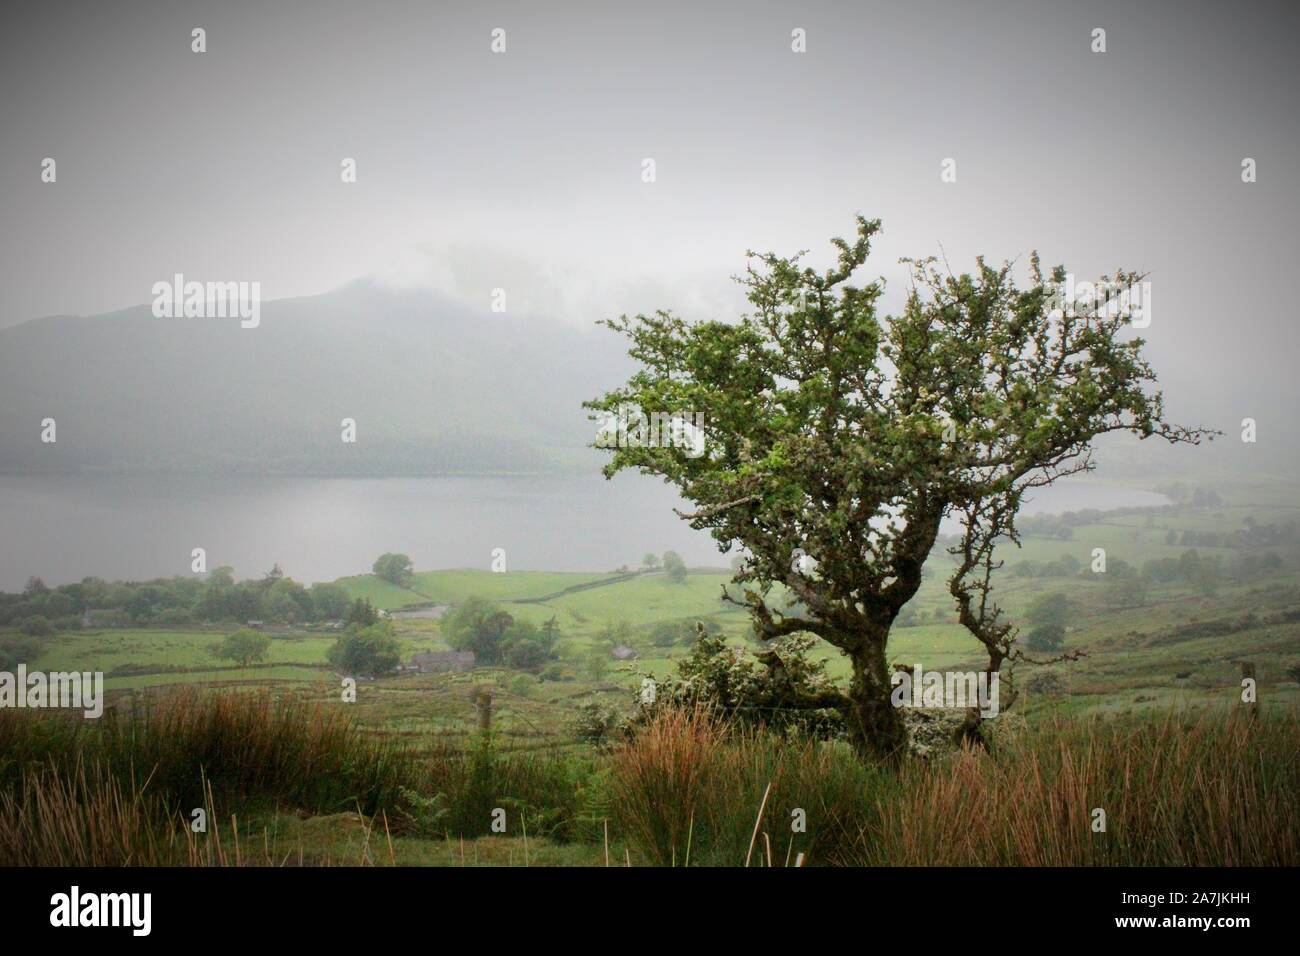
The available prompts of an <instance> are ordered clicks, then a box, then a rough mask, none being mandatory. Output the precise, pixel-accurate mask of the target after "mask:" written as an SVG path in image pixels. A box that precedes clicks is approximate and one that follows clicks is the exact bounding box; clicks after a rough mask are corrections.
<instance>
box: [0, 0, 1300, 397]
mask: <svg viewBox="0 0 1300 956" xmlns="http://www.w3.org/2000/svg"><path fill="white" fill-rule="evenodd" d="M1218 7H1219V8H1218V9H1216V8H1215V6H1214V5H1211V4H1208V3H1188V2H1147V3H1141V4H1134V3H1129V2H1115V3H1106V2H1071V3H1068V4H1067V3H1064V2H1062V3H1041V2H1040V3H1034V2H1027V0H1026V2H986V3H980V2H966V0H943V2H928V3H927V2H921V3H898V4H866V3H843V2H842V3H793V2H790V3H767V2H755V0H743V2H740V0H737V2H727V3H700V2H698V0H695V2H683V3H673V2H655V3H614V2H607V0H601V2H590V3H578V2H565V0H552V2H546V3H540V2H536V0H531V2H524V3H482V2H464V3H454V4H453V3H436V2H408V3H388V2H381V3H354V2H321V0H312V2H307V0H294V2H276V0H270V2H249V3H240V2H222V3H207V4H198V3H187V2H178V0H165V2H162V0H160V2H124V3H104V2H102V0H95V2H85V3H74V2H58V0H45V2H42V3H39V4H23V5H16V4H8V5H5V8H4V13H3V14H0V16H3V23H2V28H0V44H2V45H3V47H2V55H0V88H3V90H4V95H3V99H2V100H0V111H2V112H3V131H4V132H3V137H2V138H0V278H2V279H3V287H4V289H5V292H6V296H5V303H4V309H3V310H0V326H3V325H12V324H14V323H17V322H21V321H25V320H27V319H30V318H33V317H36V316H41V315H47V314H53V313H69V312H71V313H82V314H85V313H96V312H104V311H109V310H113V309H117V308H122V307H124V306H127V305H132V304H138V303H142V302H146V301H148V300H149V299H150V297H151V294H150V291H149V290H150V287H151V286H152V285H153V283H154V282H156V281H158V280H159V279H163V278H167V277H170V276H171V275H172V274H173V273H175V272H181V273H184V274H185V276H186V277H187V278H190V279H198V280H201V281H202V280H221V281H234V280H259V281H261V283H262V294H263V297H264V298H278V297H282V296H296V295H303V294H313V293H318V292H322V291H325V290H328V289H330V288H333V287H335V286H337V285H339V284H341V283H343V282H346V281H348V280H350V279H353V278H356V277H359V276H366V275H377V276H381V277H383V278H385V279H386V280H387V281H390V282H393V283H397V284H412V283H416V284H429V285H434V286H437V287H439V288H442V289H445V290H450V291H453V292H455V293H456V294H458V295H463V296H465V297H466V298H469V299H471V300H477V301H486V298H487V296H488V295H489V294H490V290H491V289H492V288H494V287H502V288H505V289H507V291H508V293H509V294H510V296H511V307H512V311H513V310H515V309H526V310H533V311H539V312H547V313H550V314H553V315H555V316H557V317H559V318H562V319H564V320H566V321H572V322H576V323H581V324H585V323H589V322H590V321H591V320H592V319H594V318H597V317H600V316H602V315H605V314H609V313H611V312H617V311H632V310H638V309H649V308H654V307H671V308H674V309H676V310H678V311H680V312H682V313H684V314H686V315H688V316H694V317H704V316H706V315H710V314H713V313H714V312H718V311H720V310H723V309H727V308H729V307H731V305H732V303H733V300H734V297H735V292H734V289H733V286H732V284H731V283H730V282H729V280H728V277H729V276H730V275H732V274H733V273H735V272H737V271H739V270H740V269H741V268H742V266H743V257H742V254H743V251H744V250H745V248H747V247H756V248H760V249H775V250H777V251H781V252H792V251H795V250H797V249H799V248H810V249H812V250H814V253H815V256H814V259H815V260H816V261H818V262H821V261H825V260H826V259H827V256H828V253H827V246H826V239H827V238H828V237H829V236H831V235H837V234H843V233H846V232H848V231H850V230H851V228H852V217H853V214H854V213H855V212H858V211H861V212H863V213H865V214H867V215H869V216H873V217H880V218H882V219H883V220H884V235H883V238H882V240H881V241H880V242H879V243H878V245H877V251H878V254H877V256H876V257H875V260H874V262H873V268H874V271H876V272H879V273H883V274H885V275H886V276H895V277H896V276H898V275H899V271H898V268H897V266H896V265H895V263H896V260H897V258H898V257H899V256H902V255H926V254H931V253H938V252H939V244H940V243H942V245H943V249H944V250H945V251H946V253H947V256H948V258H949V260H950V261H951V262H952V263H953V265H954V266H959V267H968V266H969V265H970V261H971V259H972V257H973V256H974V255H975V254H977V253H984V254H986V255H987V256H989V257H991V258H994V259H1001V258H1004V257H1011V256H1016V255H1021V254H1023V253H1025V252H1027V250H1029V249H1030V248H1034V247H1036V248H1038V249H1040V250H1041V252H1042V254H1043V257H1044V259H1045V260H1046V261H1048V262H1051V263H1054V262H1058V261H1063V262H1065V263H1066V264H1067V266H1069V267H1070V269H1071V271H1073V272H1075V273H1077V274H1079V275H1080V276H1087V275H1095V274H1097V273H1099V272H1102V271H1110V270H1113V269H1114V268H1116V267H1117V266H1123V267H1125V268H1131V269H1140V270H1148V271H1150V273H1151V281H1152V283H1153V302H1152V313H1153V322H1152V326H1151V328H1150V329H1149V330H1148V332H1147V335H1148V338H1149V339H1150V340H1151V342H1152V348H1153V357H1154V358H1155V359H1156V361H1157V366H1158V367H1159V368H1161V370H1162V372H1166V371H1167V374H1166V375H1163V376H1162V377H1167V376H1168V375H1172V376H1173V378H1174V379H1175V380H1177V381H1180V382H1181V381H1192V382H1196V381H1200V382H1204V383H1206V386H1207V387H1215V388H1218V387H1222V388H1224V389H1225V394H1227V393H1231V394H1233V395H1236V396H1237V399H1234V400H1239V401H1240V402H1242V403H1243V404H1250V403H1252V402H1253V403H1255V404H1261V405H1262V404H1267V403H1273V406H1274V407H1276V406H1278V405H1279V403H1280V404H1281V405H1285V406H1286V407H1287V408H1290V407H1293V406H1294V397H1295V395H1294V388H1293V387H1292V386H1291V382H1290V376H1289V369H1287V370H1286V371H1287V374H1286V375H1283V374H1282V373H1283V370H1284V368H1285V367H1286V366H1289V364H1290V363H1292V362H1293V361H1294V356H1295V354H1296V347H1297V345H1298V344H1300V342H1298V341H1297V340H1298V339H1300V335H1298V334H1297V332H1296V320H1295V319H1294V318H1293V316H1292V314H1291V312H1292V309H1291V303H1290V298H1291V287H1292V286H1293V284H1294V283H1293V275H1294V272H1295V263H1296V257H1297V251H1298V250H1297V246H1298V245H1300V243H1297V239H1296V223H1297V213H1298V212H1300V208H1298V207H1300V200H1298V199H1297V189H1296V182H1297V172H1298V170H1297V166H1298V165H1300V151H1298V150H1297V145H1298V144H1297V139H1298V135H1297V122H1296V117H1297V115H1298V111H1297V102H1296V91H1297V88H1300V84H1298V83H1297V79H1298V77H1297V62H1300V58H1297V57H1296V56H1295V52H1294V51H1295V45H1296V36H1297V26H1300V15H1297V13H1296V5H1294V4H1291V5H1283V4H1271V3H1270V4H1262V3H1251V2H1246V3H1232V4H1220V5H1218ZM194 27H202V28H204V29H205V30H206V32H207V38H206V39H207V52H205V53H202V54H198V53H194V52H192V51H191V30H192V29H193V28H194ZM496 27H500V28H503V29H504V30H505V31H506V44H507V47H506V52H505V53H503V54H494V53H492V52H491V49H490V43H491V31H492V30H493V28H496ZM796 28H800V29H802V30H804V31H806V37H807V39H806V46H807V52H806V53H795V52H792V50H791V31H792V30H794V29H796ZM1094 28H1103V29H1105V31H1106V52H1105V53H1094V52H1092V50H1091V46H1092V43H1093V40H1092V31H1093V29H1094ZM45 157H53V158H54V159H55V160H56V162H57V182H56V183H53V184H49V183H43V182H42V181H41V163H42V160H43V159H44V158H45ZM345 157H352V158H355V160H356V163H357V182H356V183H355V184H345V183H343V182H341V180H340V163H341V161H342V160H343V159H344V158H345ZM1246 157H1250V158H1253V159H1254V160H1256V162H1257V164H1258V182H1255V183H1252V184H1246V183H1243V182H1242V180H1241V163H1242V160H1243V158H1246ZM645 158H653V159H654V160H655V163H656V174H657V181H656V182H654V183H644V182H642V160H643V159H645ZM946 158H952V159H954V160H955V161H956V171H957V181H956V182H955V183H944V182H941V178H940V171H941V163H942V161H943V160H944V159H946ZM900 292H901V282H895V284H894V289H893V293H894V294H893V295H891V296H890V297H889V298H888V299H887V300H886V301H887V302H890V303H892V302H896V301H897V297H898V294H899V293H900ZM1277 410H1279V411H1280V409H1277ZM1234 414H1235V412H1234Z"/></svg>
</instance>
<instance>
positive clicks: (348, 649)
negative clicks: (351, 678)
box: [329, 621, 402, 677]
mask: <svg viewBox="0 0 1300 956" xmlns="http://www.w3.org/2000/svg"><path fill="white" fill-rule="evenodd" d="M401 660H402V646H401V642H400V641H398V639H397V635H396V634H395V633H394V632H393V624H392V622H391V621H380V622H379V623H378V624H372V625H371V626H370V627H354V628H350V629H349V630H348V631H347V633H345V634H341V635H340V636H339V639H338V640H337V641H335V642H334V646H333V647H332V648H331V649H330V652H329V662H330V663H331V664H333V665H334V666H335V667H337V668H338V669H339V670H340V671H342V672H343V673H344V674H351V675H359V676H365V677H380V676H383V675H384V674H390V673H392V672H393V671H394V670H395V669H396V668H397V665H398V664H399V663H400V662H401Z"/></svg>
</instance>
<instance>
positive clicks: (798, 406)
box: [586, 216, 1208, 759]
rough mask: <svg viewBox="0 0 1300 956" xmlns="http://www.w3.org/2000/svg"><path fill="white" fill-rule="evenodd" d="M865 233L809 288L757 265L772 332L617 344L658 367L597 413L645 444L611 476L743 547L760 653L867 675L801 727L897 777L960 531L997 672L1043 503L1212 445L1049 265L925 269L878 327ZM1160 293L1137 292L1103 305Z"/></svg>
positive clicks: (753, 273)
mask: <svg viewBox="0 0 1300 956" xmlns="http://www.w3.org/2000/svg"><path fill="white" fill-rule="evenodd" d="M857 224H858V230H857V236H856V238H855V239H854V240H853V241H851V242H850V241H846V240H844V239H835V240H832V243H833V245H834V246H835V248H836V249H837V250H838V252H839V255H838V261H837V263H836V264H835V265H834V266H833V267H832V268H830V269H829V270H827V271H825V272H818V271H816V270H814V269H812V268H807V267H803V266H801V265H800V263H799V260H800V258H801V257H802V255H803V254H802V253H801V254H799V255H796V256H795V257H793V258H782V257H779V256H777V255H775V254H774V253H767V254H763V255H758V254H755V253H752V252H751V253H749V254H748V255H749V258H750V260H751V261H750V264H749V267H748V269H747V271H746V274H745V275H744V276H741V277H739V278H738V281H739V282H740V283H741V284H742V285H744V286H745V287H746V290H747V297H748V299H749V302H750V303H751V305H752V307H753V310H754V311H753V312H752V313H749V314H745V315H743V316H742V317H741V318H740V320H739V321H737V322H718V321H709V322H700V323H687V322H685V321H683V320H682V319H681V318H679V317H677V316H675V315H673V314H671V313H670V312H665V311H660V312H656V313H655V314H654V315H652V316H644V315H638V316H636V317H635V318H634V319H629V318H628V317H627V316H626V315H624V316H621V317H619V318H618V319H615V320H610V321H607V322H605V323H604V324H606V325H608V326H609V327H610V328H612V329H613V330H615V331H616V332H619V333H621V334H623V335H625V336H626V337H627V338H628V339H629V342H630V348H629V354H630V355H631V356H632V357H633V358H634V359H636V360H637V361H638V362H639V363H640V364H641V368H640V370H639V371H637V372H636V373H635V374H634V375H633V376H632V378H631V379H629V381H628V382H627V383H626V384H625V385H624V386H622V387H621V388H618V389H616V390H614V391H611V392H608V393H607V394H605V395H604V396H602V397H600V398H597V399H594V400H592V401H590V402H587V403H586V407H587V408H589V409H591V410H592V411H593V412H597V413H601V414H600V416H595V415H593V417H602V418H604V419H606V422H607V423H608V421H609V420H611V419H614V418H616V417H617V418H620V419H622V420H624V421H630V422H632V423H633V427H631V428H628V429H627V431H626V435H627V440H626V441H621V442H620V443H619V447H617V448H615V449H613V458H612V460H611V461H610V462H609V464H607V465H606V466H605V469H604V473H605V475H606V477H612V476H613V475H614V474H615V473H616V472H618V471H620V470H622V469H624V468H637V469H640V470H641V471H642V472H644V473H648V474H654V475H658V476H661V477H663V478H664V479H665V480H667V481H669V482H671V483H672V484H674V485H676V486H677V488H678V490H679V491H680V493H681V494H682V496H683V497H684V498H685V499H687V500H688V501H691V502H694V503H695V505H696V506H697V507H696V510H694V511H691V512H689V513H682V512H678V515H679V516H680V517H681V518H683V519H685V520H687V521H689V522H690V523H691V526H692V527H694V528H697V529H708V530H709V531H710V532H711V533H712V535H713V537H714V538H715V539H716V540H717V541H718V543H719V546H720V548H721V550H723V551H727V550H730V549H731V548H732V547H734V546H737V545H739V546H741V547H743V548H744V550H745V552H747V554H748V555H749V557H748V558H747V560H746V562H745V563H744V565H743V566H742V567H741V570H740V571H739V572H738V573H737V574H736V576H735V578H734V579H733V580H734V581H735V582H736V583H737V584H739V585H740V586H741V587H742V589H743V597H742V596H737V595H732V594H730V593H729V592H728V590H727V589H726V588H724V590H723V595H724V598H725V599H728V600H731V601H733V602H734V603H738V604H741V605H743V606H745V607H746V608H747V609H748V610H749V612H750V614H751V616H752V618H753V621H754V627H755V631H756V633H757V635H758V636H759V637H760V638H764V639H772V638H779V637H783V636H786V635H791V634H796V633H800V632H807V633H811V634H814V635H816V636H817V637H819V638H821V639H822V640H825V641H826V642H828V643H830V644H832V645H834V646H835V647H836V648H838V649H839V650H840V651H842V652H843V653H844V654H845V655H846V656H847V657H848V658H849V660H850V662H851V664H852V674H851V677H850V678H849V682H848V686H847V689H846V690H844V691H841V690H839V689H832V690H827V691H823V692H819V693H817V694H816V695H803V698H800V699H791V700H790V702H789V706H792V707H810V708H825V707H834V708H837V709H838V710H840V712H841V713H842V714H843V716H844V722H845V725H846V727H847V728H848V734H849V738H850V740H851V742H852V744H853V746H854V748H855V750H856V751H857V752H858V753H859V754H860V755H861V756H862V757H864V758H885V759H894V758H897V757H899V756H900V755H901V754H902V753H903V752H905V748H906V744H907V734H906V730H905V728H904V725H903V722H902V719H901V715H900V714H899V713H898V711H896V710H895V709H894V708H893V707H892V706H891V704H890V690H891V683H890V673H889V668H888V664H887V658H886V644H887V642H888V639H889V631H890V628H891V626H892V625H893V623H894V620H895V618H896V617H897V616H898V614H899V612H900V610H901V609H902V608H903V606H904V605H905V604H906V603H907V602H908V601H909V600H910V599H911V598H912V596H913V595H914V594H915V593H916V591H917V589H918V588H919V587H920V585H921V568H922V566H923V565H924V563H925V561H926V559H927V558H928V557H929V555H930V553H931V551H932V549H933V548H934V545H935V540H936V536H937V534H938V532H939V524H940V521H941V520H943V519H944V518H945V517H948V518H950V519H951V520H953V521H955V522H957V523H958V524H959V526H960V528H961V533H960V534H959V536H958V543H957V544H956V545H955V546H953V547H952V548H950V549H949V550H950V551H951V553H952V554H953V555H954V557H955V559H956V561H955V565H954V568H953V571H952V575H951V577H950V578H949V581H948V585H949V591H950V592H951V594H952V596H953V598H954V600H955V602H956V606H957V611H958V616H959V620H960V622H961V623H962V625H963V626H965V627H966V628H967V630H969V631H970V632H971V634H972V635H974V636H975V637H976V639H978V640H979V641H980V643H981V644H982V645H983V646H984V648H985V650H986V651H987V655H988V665H987V669H988V670H989V671H998V670H999V669H1000V668H1001V665H1002V664H1003V663H1004V662H1005V661H1007V660H1009V659H1010V660H1015V659H1017V657H1018V655H1019V652H1018V650H1017V649H1015V648H1014V647H1013V645H1014V642H1015V637H1016V634H1015V628H1014V626H1013V625H1011V624H1009V623H1007V622H1006V621H1004V620H1003V619H1002V615H1001V610H1000V608H998V606H997V604H996V603H995V602H993V601H992V599H991V597H990V591H991V590H992V577H993V572H994V571H995V570H996V569H997V567H999V562H998V561H996V560H995V558H994V556H993V549H994V546H995V545H996V544H997V543H999V542H1000V541H1004V540H1011V541H1016V540H1017V535H1016V530H1015V517H1016V514H1017V512H1018V510H1019V507H1020V503H1021V500H1022V497H1023V495H1024V494H1025V493H1026V492H1028V491H1029V490H1031V489H1033V488H1036V487H1041V486H1043V485H1047V484H1051V483H1052V482H1054V481H1056V480H1057V479H1059V478H1061V477H1062V476H1064V475H1068V474H1072V473H1074V472H1078V471H1083V470H1088V469H1091V468H1092V459H1091V451H1090V446H1091V443H1092V441H1093V439H1094V438H1096V437H1097V436H1098V435H1101V434H1103V433H1106V432H1112V431H1128V432H1132V433H1134V434H1136V435H1138V436H1140V437H1142V438H1149V437H1152V436H1158V437H1160V438H1163V439H1166V440H1167V441H1170V442H1192V443H1197V442H1199V441H1200V439H1201V438H1202V437H1203V436H1204V435H1206V434H1208V433H1206V432H1205V431H1203V430H1201V429H1188V428H1184V427H1181V426H1176V425H1170V424H1168V423H1166V422H1165V421H1164V418H1163V405H1162V399H1161V395H1160V393H1159V392H1158V391H1155V390H1154V389H1153V387H1152V386H1153V385H1154V383H1155V375H1154V373H1153V371H1152V369H1151V368H1150V366H1149V365H1148V364H1147V363H1146V361H1145V360H1144V359H1143V357H1142V344H1143V343H1142V340H1141V339H1137V338H1127V337H1126V336H1125V334H1124V333H1125V327H1126V326H1127V325H1129V324H1130V323H1131V318H1130V316H1129V314H1128V313H1127V312H1126V311H1124V310H1122V309H1117V308H1115V307H1114V303H1113V302H1111V303H1107V302H1105V301H1100V300H1096V301H1091V302H1089V301H1080V300H1074V301H1063V296H1062V295H1061V289H1062V288H1063V286H1064V282H1065V278H1066V273H1065V270H1064V268H1063V267H1057V269H1055V270H1054V271H1053V272H1052V274H1051V276H1050V277H1048V278H1045V277H1044V275H1043V273H1042V271H1041V269H1040V265H1039V261H1038V257H1037V255H1034V256H1033V257H1032V258H1031V260H1030V266H1031V268H1030V277H1031V282H1030V284H1029V285H1028V286H1027V287H1026V288H1023V289H1022V288H1019V287H1017V285H1016V282H1015V279H1014V277H1013V276H1012V270H1011V265H1010V264H1004V265H1002V266H1001V267H998V268H994V267H991V266H988V265H986V264H985V262H984V260H983V259H978V260H977V261H976V262H977V268H976V270H975V271H974V273H973V274H963V275H956V276H954V275H951V274H949V273H947V272H946V271H945V272H942V273H941V272H940V271H939V269H938V268H937V266H936V262H935V260H933V259H926V260H904V261H905V262H906V263H907V264H908V265H909V268H910V270H911V273H912V288H911V290H910V292H909V294H908V296H907V299H906V302H905V304H904V307H903V309H902V312H901V314H899V315H896V316H878V315H877V308H876V303H877V300H878V299H879V297H880V295H881V293H882V291H883V282H882V281H875V282H872V283H870V284H868V285H865V286H854V285H851V284H849V279H850V277H851V275H852V274H853V272H854V271H855V270H856V269H858V268H859V267H860V266H861V265H863V263H864V262H865V261H866V259H867V254H868V250H869V245H870V242H871V239H872V237H873V236H874V235H875V233H876V232H877V231H878V230H879V228H880V223H879V221H878V220H866V219H864V218H862V217H861V216H859V217H858V219H857ZM1141 280H1142V276H1140V275H1137V274H1134V273H1127V272H1120V273H1117V274H1116V276H1115V277H1114V278H1113V279H1111V278H1109V277H1103V283H1105V285H1104V286H1103V288H1106V289H1127V288H1129V287H1130V286H1132V285H1133V284H1134V283H1137V282H1139V281H1141ZM656 414H657V415H659V416H661V418H660V419H659V420H662V416H682V418H683V420H689V421H698V419H697V418H695V417H694V416H696V415H698V414H703V416H704V422H705V424H704V425H703V429H704V437H705V444H704V452H703V454H699V453H698V447H692V443H686V442H683V443H674V442H671V441H667V442H665V441H662V440H656V438H655V435H656V432H655V431H654V430H653V429H649V430H647V429H645V428H643V427H642V428H638V427H636V426H635V422H636V421H637V420H639V419H640V418H641V416H646V417H647V418H648V419H650V420H654V419H653V418H651V416H654V415H656ZM695 444H698V443H695ZM778 586H784V591H782V590H780V589H779V588H778ZM804 698H806V699H804ZM968 716H969V715H968ZM973 721H974V724H975V726H974V727H973V728H972V733H975V734H977V733H978V727H977V725H978V713H976V714H975V717H974V718H973Z"/></svg>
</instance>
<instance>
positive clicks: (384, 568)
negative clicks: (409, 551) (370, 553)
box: [371, 552, 415, 588]
mask: <svg viewBox="0 0 1300 956" xmlns="http://www.w3.org/2000/svg"><path fill="white" fill-rule="evenodd" d="M371 570H373V571H374V572H375V574H376V575H377V576H378V577H381V578H383V579H384V580H385V581H387V582H388V583H389V584H396V585H397V586H398V587H399V588H404V587H409V586H410V584H411V580H412V576H413V575H414V573H415V566H414V565H413V564H411V559H410V558H408V557H407V556H406V555H404V554H393V553H392V552H389V553H387V554H381V555H380V556H379V557H378V558H376V559H375V563H374V565H373V567H372V568H371Z"/></svg>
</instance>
